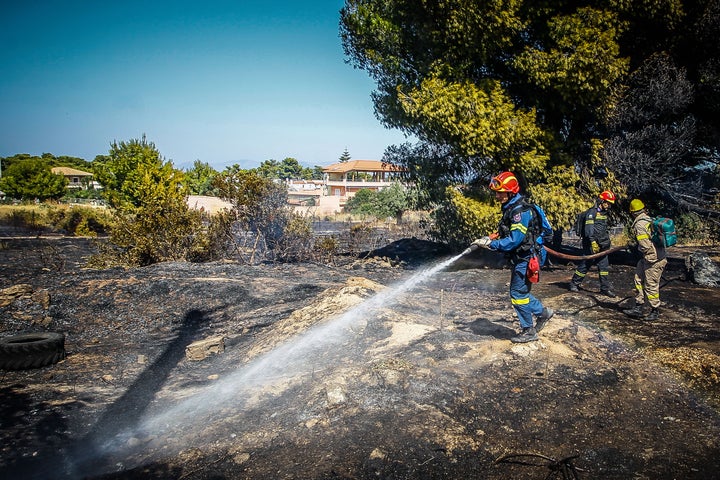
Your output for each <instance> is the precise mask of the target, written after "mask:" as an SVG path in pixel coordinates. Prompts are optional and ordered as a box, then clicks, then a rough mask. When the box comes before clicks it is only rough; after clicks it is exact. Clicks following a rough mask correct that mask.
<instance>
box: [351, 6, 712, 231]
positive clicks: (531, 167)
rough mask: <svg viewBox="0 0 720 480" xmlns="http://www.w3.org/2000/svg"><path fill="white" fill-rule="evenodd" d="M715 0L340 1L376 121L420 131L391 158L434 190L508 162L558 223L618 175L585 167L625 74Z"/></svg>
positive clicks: (685, 34) (596, 160)
mask: <svg viewBox="0 0 720 480" xmlns="http://www.w3.org/2000/svg"><path fill="white" fill-rule="evenodd" d="M717 1H718V0H706V1H696V2H687V1H686V2H682V1H680V0H659V1H658V0H644V1H637V2H624V1H620V0H617V1H612V0H611V1H607V2H596V1H574V2H569V1H562V0H559V1H541V2H538V1H521V0H509V1H503V2H496V1H490V2H477V1H471V0H446V1H442V0H435V1H419V2H418V1H411V0H348V1H346V2H345V7H344V8H343V9H342V10H341V37H342V41H343V46H344V48H345V52H346V55H347V56H348V58H349V60H350V62H351V63H352V64H353V65H355V66H356V67H358V68H362V69H365V70H366V71H367V72H368V73H369V74H370V75H371V76H372V77H373V78H374V80H375V81H376V83H377V90H376V91H375V92H374V93H373V100H374V104H375V110H376V114H377V115H378V117H379V118H380V120H381V121H382V122H383V123H384V124H385V125H387V126H389V127H395V128H399V129H401V130H403V131H405V132H407V133H410V134H413V135H414V136H416V137H417V138H418V139H419V143H418V144H416V145H415V146H412V147H411V146H401V147H396V148H394V149H391V150H390V151H389V152H388V153H389V159H391V160H392V161H393V162H395V163H400V164H403V165H405V166H406V167H408V170H409V172H410V174H411V175H412V176H413V177H414V178H413V180H414V181H416V182H417V183H418V184H419V185H422V186H425V187H426V188H427V190H428V192H429V198H430V199H431V200H435V201H437V200H440V199H446V198H448V194H447V190H446V187H448V186H450V185H454V184H458V183H462V184H465V185H472V184H473V181H476V180H478V179H480V181H481V182H483V183H484V181H485V180H486V178H487V177H488V176H489V175H490V174H491V173H493V172H497V171H498V170H502V169H511V170H514V171H516V172H517V173H519V174H520V175H521V176H522V177H524V178H525V180H526V181H527V183H528V184H529V187H530V188H529V191H530V193H532V194H533V196H534V197H535V199H536V200H539V201H540V202H541V203H543V204H544V205H543V206H545V207H546V210H547V211H548V214H549V215H550V216H551V218H553V219H554V220H555V223H556V224H559V225H563V224H567V223H568V221H569V220H570V218H571V217H572V214H573V213H574V210H576V209H577V206H576V204H577V202H578V201H581V198H582V197H581V196H583V195H584V196H585V197H586V198H591V197H592V196H593V195H595V194H597V193H598V191H599V190H600V189H602V188H606V187H609V186H611V187H613V188H617V187H618V185H617V184H616V183H615V177H614V175H613V173H614V172H612V171H610V174H609V175H603V176H596V175H594V174H595V173H596V172H597V171H598V170H602V171H605V170H604V169H602V168H601V167H602V166H603V165H602V164H603V162H604V161H605V158H604V157H603V142H604V141H605V139H606V138H607V136H608V125H607V124H606V122H605V120H606V118H607V116H606V113H607V112H608V111H609V110H611V107H612V104H613V102H614V101H616V100H617V99H618V91H620V90H622V89H621V88H620V87H621V86H622V85H623V84H624V81H625V79H626V78H628V74H629V73H631V72H632V71H634V70H635V69H637V68H638V67H639V66H641V65H643V63H644V62H645V60H646V59H647V58H650V57H652V56H653V55H654V54H655V52H657V51H664V50H670V51H675V50H673V48H677V51H676V52H675V54H676V55H677V56H682V51H681V50H680V45H682V44H685V45H686V47H687V44H688V43H689V44H694V42H695V40H693V39H694V38H695V37H697V35H695V33H694V31H693V26H694V25H695V24H696V23H697V21H698V19H700V18H704V17H703V16H704V15H705V13H706V12H707V11H708V10H711V8H710V7H711V5H716V4H717ZM710 23H712V21H711V22H710ZM714 51H717V47H716V46H715V47H714ZM698 59H699V57H697V56H696V59H695V65H694V66H695V70H698V68H699V65H698ZM684 60H685V62H688V63H690V62H692V60H691V59H689V58H685V59H684ZM708 63H709V62H705V64H708ZM703 71H705V72H710V73H706V75H705V77H704V78H711V77H712V75H713V73H712V72H715V74H716V72H717V68H716V63H715V64H713V63H710V65H709V66H706V67H704V70H703ZM697 78H699V77H697ZM714 78H717V77H716V76H715V77H714ZM706 90H712V88H709V89H708V88H706ZM705 118H706V119H707V120H708V121H710V122H711V123H712V122H713V120H712V115H706V116H705ZM714 121H715V122H717V120H714ZM709 130H712V128H710V129H709ZM540 186H541V187H540ZM468 194H469V193H468ZM452 196H454V195H452ZM452 196H451V197H452Z"/></svg>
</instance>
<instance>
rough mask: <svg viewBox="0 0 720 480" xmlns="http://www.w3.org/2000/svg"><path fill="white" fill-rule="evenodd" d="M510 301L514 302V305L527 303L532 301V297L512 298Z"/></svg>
mask: <svg viewBox="0 0 720 480" xmlns="http://www.w3.org/2000/svg"><path fill="white" fill-rule="evenodd" d="M510 303H512V304H513V305H527V304H528V303H530V297H525V298H511V299H510Z"/></svg>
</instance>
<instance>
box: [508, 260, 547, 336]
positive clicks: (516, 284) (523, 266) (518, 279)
mask: <svg viewBox="0 0 720 480" xmlns="http://www.w3.org/2000/svg"><path fill="white" fill-rule="evenodd" d="M527 266H528V261H527V260H519V261H518V263H516V264H515V265H513V269H512V277H510V303H512V306H513V307H514V308H515V312H517V315H518V318H519V319H520V326H521V327H522V328H528V327H532V326H533V325H534V322H533V315H540V314H541V313H542V311H543V304H542V303H540V300H538V299H537V298H535V297H534V296H533V295H532V294H531V293H530V288H531V286H532V283H530V280H528V278H527Z"/></svg>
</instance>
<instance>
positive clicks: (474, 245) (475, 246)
mask: <svg viewBox="0 0 720 480" xmlns="http://www.w3.org/2000/svg"><path fill="white" fill-rule="evenodd" d="M478 248H479V247H478V245H476V244H474V243H471V244H470V246H469V247H468V248H466V249H465V251H464V252H463V253H462V254H463V255H467V254H468V253H471V252H474V251H475V250H477V249H478Z"/></svg>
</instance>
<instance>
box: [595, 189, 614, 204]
mask: <svg viewBox="0 0 720 480" xmlns="http://www.w3.org/2000/svg"><path fill="white" fill-rule="evenodd" d="M599 197H600V200H602V201H603V202H608V203H615V194H614V193H613V192H611V191H610V190H605V191H604V192H602V193H601V194H600V195H599Z"/></svg>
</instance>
